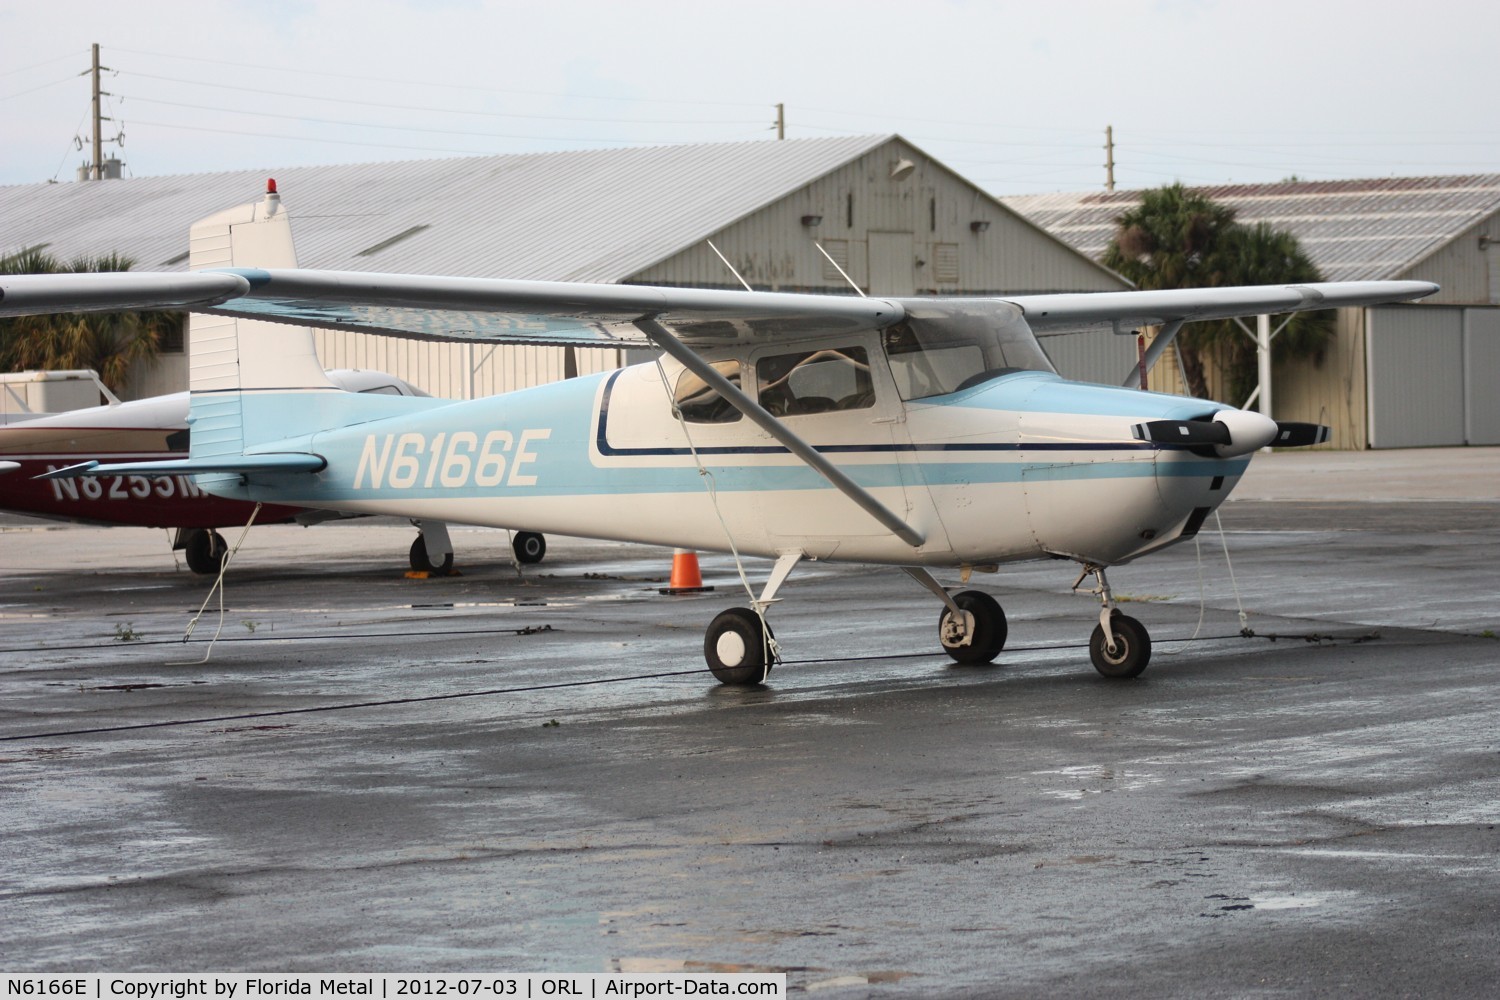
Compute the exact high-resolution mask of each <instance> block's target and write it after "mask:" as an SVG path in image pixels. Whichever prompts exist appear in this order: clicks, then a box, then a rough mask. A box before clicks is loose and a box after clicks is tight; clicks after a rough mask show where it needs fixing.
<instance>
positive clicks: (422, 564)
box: [408, 535, 453, 576]
mask: <svg viewBox="0 0 1500 1000" xmlns="http://www.w3.org/2000/svg"><path fill="white" fill-rule="evenodd" d="M408 556H409V559H410V561H411V568H412V569H413V570H414V571H415V572H418V573H431V574H432V575H433V576H447V575H448V572H449V570H451V569H453V553H452V552H449V553H448V554H447V555H446V556H444V557H443V561H442V563H441V564H440V565H434V564H433V562H432V560H431V559H430V558H429V557H428V555H427V543H426V542H424V541H422V536H421V535H418V536H417V538H416V541H414V542H412V543H411V552H410V553H408Z"/></svg>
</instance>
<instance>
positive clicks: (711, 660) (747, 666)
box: [703, 608, 773, 687]
mask: <svg viewBox="0 0 1500 1000" xmlns="http://www.w3.org/2000/svg"><path fill="white" fill-rule="evenodd" d="M772 635H773V633H772V632H771V630H770V626H766V627H765V628H764V629H762V628H761V622H760V616H759V615H757V614H756V613H755V612H754V611H751V610H750V609H749V608H730V609H729V610H728V611H721V612H719V614H718V616H717V617H716V618H714V620H713V622H712V623H710V624H709V626H708V632H707V633H706V634H705V635H704V637H703V658H704V659H705V660H707V661H708V669H709V670H710V671H712V672H713V675H714V677H715V678H716V679H717V680H718V681H719V683H720V684H733V685H736V686H739V687H750V686H752V685H755V684H759V683H760V682H761V681H762V680H764V679H765V676H766V674H768V673H770V672H771V669H770V666H769V664H770V662H771V649H770V644H769V642H768V641H767V639H768V637H770V636H772Z"/></svg>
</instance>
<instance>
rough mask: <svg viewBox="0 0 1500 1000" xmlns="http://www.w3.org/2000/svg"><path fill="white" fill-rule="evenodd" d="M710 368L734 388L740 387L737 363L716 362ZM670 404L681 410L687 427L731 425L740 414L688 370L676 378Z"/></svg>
mask: <svg viewBox="0 0 1500 1000" xmlns="http://www.w3.org/2000/svg"><path fill="white" fill-rule="evenodd" d="M713 368H714V371H716V372H718V373H719V374H720V375H723V376H724V378H726V379H727V380H728V381H729V383H730V384H731V385H733V386H734V387H735V388H736V389H738V388H740V363H739V362H738V361H734V360H730V361H715V362H713ZM672 404H673V405H674V406H675V407H676V408H677V409H678V410H679V411H681V413H682V419H684V420H686V421H687V422H688V423H690V424H730V423H734V421H736V420H738V419H740V411H739V410H736V409H735V408H734V406H733V405H732V404H731V403H730V402H729V400H727V399H725V398H724V397H723V396H721V395H719V390H717V389H715V388H713V387H712V386H710V385H709V384H708V383H706V382H704V381H703V379H701V378H699V377H698V376H697V375H694V374H693V373H692V372H690V371H684V372H683V373H682V374H681V375H680V376H678V378H677V388H676V389H675V390H674V391H673V393H672Z"/></svg>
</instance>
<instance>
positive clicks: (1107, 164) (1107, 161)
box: [1104, 125, 1115, 191]
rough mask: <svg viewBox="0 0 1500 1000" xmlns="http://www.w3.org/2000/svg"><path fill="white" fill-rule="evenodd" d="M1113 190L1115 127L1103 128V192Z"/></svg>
mask: <svg viewBox="0 0 1500 1000" xmlns="http://www.w3.org/2000/svg"><path fill="white" fill-rule="evenodd" d="M1114 189H1115V127H1114V126H1113V125H1106V126H1104V190H1106V191H1113V190H1114Z"/></svg>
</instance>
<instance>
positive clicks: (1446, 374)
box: [1365, 306, 1464, 448]
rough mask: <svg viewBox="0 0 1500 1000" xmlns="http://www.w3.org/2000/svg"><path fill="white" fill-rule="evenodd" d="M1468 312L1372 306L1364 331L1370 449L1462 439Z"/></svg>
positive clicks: (1453, 442) (1416, 445) (1461, 442)
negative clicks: (1465, 321) (1375, 307)
mask: <svg viewBox="0 0 1500 1000" xmlns="http://www.w3.org/2000/svg"><path fill="white" fill-rule="evenodd" d="M1463 342H1464V310H1463V309H1458V308H1451V307H1446V306H1404V307H1403V306H1386V307H1382V308H1379V309H1371V310H1370V312H1369V326H1368V329H1367V331H1366V335H1365V365H1366V371H1367V372H1368V386H1369V388H1368V393H1369V414H1370V447H1371V448H1421V447H1432V446H1437V445H1459V444H1463V443H1464V349H1463Z"/></svg>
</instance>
